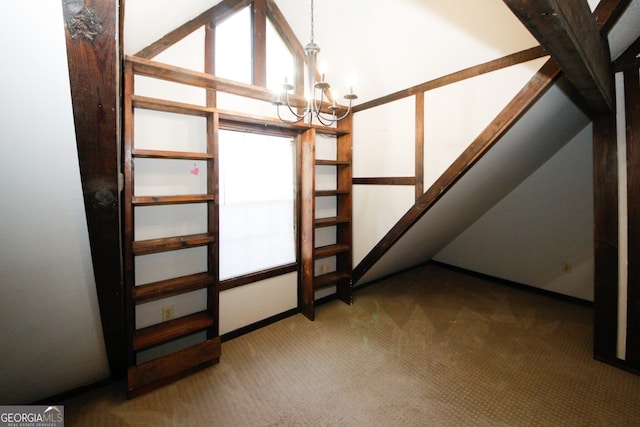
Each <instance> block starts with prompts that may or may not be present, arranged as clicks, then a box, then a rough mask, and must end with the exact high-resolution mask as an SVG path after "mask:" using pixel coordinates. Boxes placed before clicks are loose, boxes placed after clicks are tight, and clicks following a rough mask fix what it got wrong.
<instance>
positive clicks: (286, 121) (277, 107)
mask: <svg viewBox="0 0 640 427" xmlns="http://www.w3.org/2000/svg"><path fill="white" fill-rule="evenodd" d="M289 110H291V107H289ZM276 112H277V113H278V118H279V119H280V120H281V121H283V122H285V123H289V124H295V123H300V122H301V121H302V119H304V117H305V116H302V117H300V116H299V115H298V114H296V113H293V111H291V112H292V113H293V114H294V115H295V116H296V117H297V120H288V119H285V118H283V117H282V115H280V106H279V105H277V106H276Z"/></svg>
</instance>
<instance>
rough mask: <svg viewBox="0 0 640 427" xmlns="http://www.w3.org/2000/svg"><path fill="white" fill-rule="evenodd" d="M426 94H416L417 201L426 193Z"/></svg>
mask: <svg viewBox="0 0 640 427" xmlns="http://www.w3.org/2000/svg"><path fill="white" fill-rule="evenodd" d="M424 100H425V96H424V92H421V93H417V94H416V119H415V120H416V123H415V126H416V135H415V137H416V149H415V159H414V162H415V174H416V179H415V181H416V182H415V195H416V200H418V199H419V198H420V196H422V194H423V193H424Z"/></svg>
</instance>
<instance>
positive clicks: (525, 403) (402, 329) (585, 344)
mask: <svg viewBox="0 0 640 427" xmlns="http://www.w3.org/2000/svg"><path fill="white" fill-rule="evenodd" d="M354 300H355V302H354V305H352V306H351V307H349V306H347V305H345V304H344V303H341V302H338V301H335V302H331V303H329V304H326V305H323V306H321V307H319V308H318V310H317V315H316V321H315V322H310V321H308V320H306V319H305V318H304V317H302V316H301V315H296V316H293V317H291V318H288V319H285V320H283V321H280V322H278V323H276V324H273V325H270V326H268V327H266V328H263V329H261V330H259V331H256V332H253V333H251V334H247V335H245V336H242V337H240V338H237V339H234V340H231V341H229V342H226V343H224V344H223V345H222V359H221V363H220V364H219V365H216V366H214V367H212V368H209V369H206V370H204V371H202V372H200V373H197V374H195V375H192V376H190V377H188V378H186V379H184V380H181V381H179V382H178V383H175V384H172V385H169V386H167V387H165V388H163V389H161V390H158V391H155V392H153V393H150V394H147V395H144V396H141V397H138V398H136V399H133V400H129V401H127V400H126V399H125V386H124V384H123V383H122V384H115V385H111V386H108V387H105V388H104V389H101V390H96V391H93V392H90V393H87V394H86V395H83V396H79V397H77V398H74V399H71V400H68V401H66V402H64V403H65V414H66V425H67V426H640V377H639V376H636V375H633V374H630V373H627V372H624V371H621V370H618V369H616V368H613V367H610V366H608V365H605V364H603V363H600V362H596V361H594V360H593V359H592V342H591V341H592V315H593V312H592V310H591V309H589V308H586V307H581V306H577V305H573V304H570V303H566V302H561V301H557V300H554V299H550V298H548V297H544V296H540V295H536V294H531V293H529V292H526V291H520V290H514V289H510V288H507V287H505V286H501V285H497V284H493V283H491V282H487V281H484V280H480V279H478V278H474V277H469V276H466V275H462V274H460V273H455V272H452V271H449V270H446V269H443V268H441V267H437V266H433V265H427V266H424V267H420V268H417V269H414V270H411V271H408V272H406V273H403V274H401V275H398V276H396V277H394V278H392V279H388V280H386V281H383V282H380V283H378V284H375V285H372V286H370V287H367V288H365V289H362V290H359V291H357V292H356V294H355V299H354Z"/></svg>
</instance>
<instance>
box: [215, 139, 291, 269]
mask: <svg viewBox="0 0 640 427" xmlns="http://www.w3.org/2000/svg"><path fill="white" fill-rule="evenodd" d="M219 157H220V180H219V185H220V279H222V280H224V279H228V278H230V277H236V276H239V275H242V274H247V273H253V272H256V271H260V270H264V269H268V268H272V267H277V266H280V265H285V264H289V263H292V262H295V228H294V221H295V218H294V206H295V205H294V194H295V191H294V190H295V181H294V176H295V162H294V142H293V140H292V139H291V138H282V137H273V136H267V135H256V134H247V133H241V132H232V131H220V133H219Z"/></svg>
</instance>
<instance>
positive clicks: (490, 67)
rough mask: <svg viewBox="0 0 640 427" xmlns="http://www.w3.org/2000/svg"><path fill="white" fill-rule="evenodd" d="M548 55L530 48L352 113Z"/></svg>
mask: <svg viewBox="0 0 640 427" xmlns="http://www.w3.org/2000/svg"><path fill="white" fill-rule="evenodd" d="M547 55H548V54H547V53H546V52H545V51H544V49H543V48H542V47H540V46H537V47H532V48H530V49H526V50H523V51H521V52H516V53H514V54H511V55H507V56H505V57H502V58H498V59H495V60H493V61H489V62H485V63H483V64H478V65H475V66H473V67H469V68H465V69H464V70H460V71H456V72H455V73H451V74H447V75H446V76H442V77H439V78H437V79H434V80H430V81H428V82H425V83H421V84H419V85H416V86H412V87H410V88H407V89H403V90H400V91H398V92H394V93H392V94H389V95H385V96H383V97H380V98H377V99H373V100H371V101H367V102H363V103H361V104H358V105H356V106H354V107H353V112H354V113H357V112H359V111H364V110H367V109H369V108H373V107H377V106H380V105H384V104H387V103H389V102H393V101H398V100H400V99H403V98H407V97H409V96H413V95H416V94H418V93H424V92H426V91H429V90H432V89H437V88H439V87H442V86H446V85H449V84H452V83H456V82H460V81H462V80H466V79H470V78H471V77H476V76H480V75H482V74H486V73H490V72H492V71H497V70H500V69H502V68H506V67H510V66H512V65H516V64H521V63H523V62H527V61H532V60H534V59H538V58H542V57H544V56H547Z"/></svg>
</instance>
